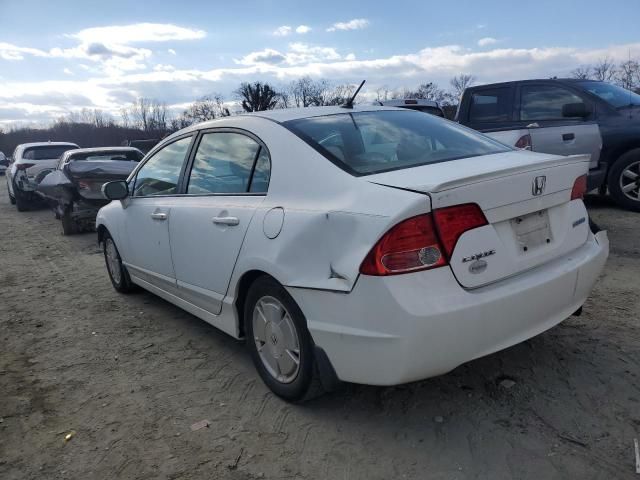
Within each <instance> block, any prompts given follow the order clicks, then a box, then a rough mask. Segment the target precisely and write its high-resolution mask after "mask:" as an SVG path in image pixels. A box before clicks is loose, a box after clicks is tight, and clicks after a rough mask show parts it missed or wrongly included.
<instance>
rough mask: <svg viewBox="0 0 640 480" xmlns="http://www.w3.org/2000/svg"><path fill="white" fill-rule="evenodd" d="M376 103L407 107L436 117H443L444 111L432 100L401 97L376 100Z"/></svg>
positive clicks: (385, 105)
mask: <svg viewBox="0 0 640 480" xmlns="http://www.w3.org/2000/svg"><path fill="white" fill-rule="evenodd" d="M376 105H380V106H384V107H399V108H408V109H409V110H417V111H419V112H425V113H430V114H431V115H435V116H436V117H443V118H445V114H444V111H443V110H442V108H440V105H438V102H434V101H433V100H422V99H413V98H403V99H397V100H384V101H381V102H376Z"/></svg>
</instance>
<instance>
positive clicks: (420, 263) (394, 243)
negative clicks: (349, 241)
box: [360, 214, 447, 276]
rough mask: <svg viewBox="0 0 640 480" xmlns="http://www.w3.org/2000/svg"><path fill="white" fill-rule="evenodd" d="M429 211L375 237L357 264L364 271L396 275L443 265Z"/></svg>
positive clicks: (443, 260) (366, 272) (371, 273)
mask: <svg viewBox="0 0 640 480" xmlns="http://www.w3.org/2000/svg"><path fill="white" fill-rule="evenodd" d="M446 264H447V262H446V261H445V259H444V256H443V254H442V250H441V248H440V242H439V241H438V237H437V235H436V232H435V228H434V225H433V217H432V216H431V214H425V215H418V216H417V217H412V218H409V219H407V220H404V221H403V222H400V223H399V224H398V225H396V226H395V227H393V228H392V229H391V230H389V231H388V232H387V233H385V234H384V236H383V237H382V238H381V239H380V240H378V243H376V244H375V246H374V247H373V248H372V249H371V251H370V252H369V254H368V255H367V256H366V257H365V259H364V260H363V262H362V264H361V265H360V273H362V274H364V275H378V276H379V275H396V274H399V273H406V272H413V271H416V270H425V269H428V268H435V267H441V266H443V265H446Z"/></svg>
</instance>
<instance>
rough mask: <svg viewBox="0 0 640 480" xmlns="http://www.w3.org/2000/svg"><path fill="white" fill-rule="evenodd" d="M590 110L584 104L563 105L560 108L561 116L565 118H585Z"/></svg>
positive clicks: (589, 113)
mask: <svg viewBox="0 0 640 480" xmlns="http://www.w3.org/2000/svg"><path fill="white" fill-rule="evenodd" d="M589 115H591V109H590V108H588V107H587V106H586V105H585V104H584V103H581V102H580V103H565V104H564V105H563V106H562V116H563V117H565V118H587V117H588V116H589Z"/></svg>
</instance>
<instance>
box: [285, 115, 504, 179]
mask: <svg viewBox="0 0 640 480" xmlns="http://www.w3.org/2000/svg"><path fill="white" fill-rule="evenodd" d="M284 126H286V127H287V128H288V129H289V130H291V131H292V132H293V133H295V134H296V135H298V136H299V137H300V138H302V139H303V140H305V141H306V142H307V143H309V144H310V145H311V146H312V147H313V148H315V149H316V150H317V151H318V152H320V153H321V154H323V155H324V156H325V157H327V158H328V159H329V160H331V161H332V162H333V163H335V164H336V165H338V166H339V167H340V168H342V169H343V170H345V171H347V172H349V173H351V174H352V175H356V176H360V175H370V174H374V173H381V172H386V171H390V170H398V169H402V168H411V167H416V166H419V165H426V164H429V163H437V162H446V161H450V160H456V159H460V158H468V157H476V156H480V155H488V154H492V153H501V152H508V151H510V150H511V149H510V147H507V146H506V145H503V144H502V143H499V142H496V141H495V140H492V139H491V138H489V137H486V136H484V135H482V134H480V133H477V132H474V131H473V130H470V129H468V128H465V127H462V126H460V125H457V124H455V123H453V122H449V121H446V120H442V119H441V118H438V117H436V116H433V115H425V114H424V113H422V112H412V111H408V110H404V111H379V112H357V113H356V112H354V113H344V114H337V115H327V116H323V117H313V118H304V119H299V120H290V121H288V122H285V123H284Z"/></svg>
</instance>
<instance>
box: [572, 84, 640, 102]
mask: <svg viewBox="0 0 640 480" xmlns="http://www.w3.org/2000/svg"><path fill="white" fill-rule="evenodd" d="M579 84H580V86H581V87H582V88H584V89H585V90H587V91H589V92H591V93H593V94H594V95H597V96H598V97H600V98H601V99H602V100H604V101H605V102H607V103H608V104H609V105H611V106H612V107H614V108H624V107H629V106H638V105H640V95H638V94H637V93H633V92H632V91H631V90H626V89H624V88H622V87H618V86H617V85H611V84H610V83H607V82H595V81H585V82H579Z"/></svg>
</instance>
